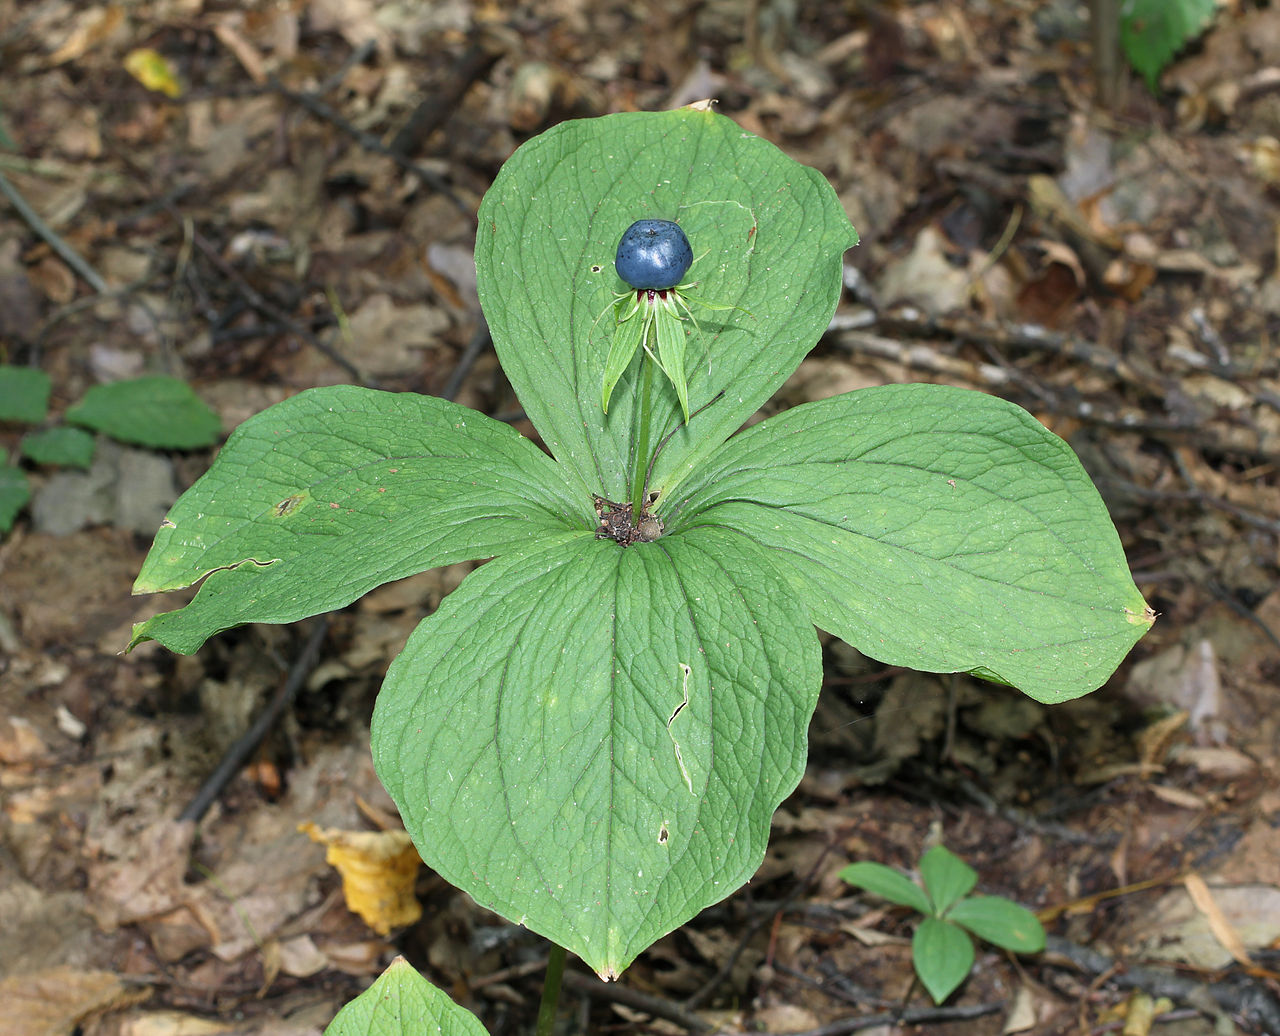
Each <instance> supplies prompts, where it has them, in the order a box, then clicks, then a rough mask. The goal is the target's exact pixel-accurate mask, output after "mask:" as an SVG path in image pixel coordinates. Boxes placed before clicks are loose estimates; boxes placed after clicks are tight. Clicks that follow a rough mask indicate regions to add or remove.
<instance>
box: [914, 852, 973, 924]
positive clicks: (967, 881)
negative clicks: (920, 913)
mask: <svg viewBox="0 0 1280 1036" xmlns="http://www.w3.org/2000/svg"><path fill="white" fill-rule="evenodd" d="M920 878H921V879H922V880H923V881H924V887H925V891H926V892H928V893H929V899H930V900H932V901H933V913H935V914H938V915H942V914H945V913H946V912H947V910H949V909H950V908H951V907H952V906H953V905H954V904H955V902H956V900H958V899H960V898H962V897H963V896H967V895H968V894H969V893H970V892H972V891H973V886H974V885H976V884H977V883H978V872H977V871H975V870H974V869H973V868H972V867H970V866H969V865H968V864H967V863H965V862H964V860H962V859H960V857H958V856H957V855H956V854H955V853H953V852H951V850H950V849H947V848H946V847H945V846H941V845H935V846H934V847H933V848H932V849H930V850H929V851H928V852H926V853H925V854H924V855H923V856H922V857H920Z"/></svg>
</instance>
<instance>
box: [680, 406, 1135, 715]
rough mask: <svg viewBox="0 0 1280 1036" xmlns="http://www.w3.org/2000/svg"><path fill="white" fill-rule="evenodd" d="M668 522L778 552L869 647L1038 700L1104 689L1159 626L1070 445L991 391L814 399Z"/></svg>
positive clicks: (709, 476)
mask: <svg viewBox="0 0 1280 1036" xmlns="http://www.w3.org/2000/svg"><path fill="white" fill-rule="evenodd" d="M661 513H662V517H663V519H664V520H665V521H666V524H667V529H668V530H669V531H673V532H674V531H678V530H681V529H685V528H690V527H694V526H704V525H717V526H721V527H724V528H730V529H736V530H739V531H741V532H743V533H745V534H746V535H748V536H750V537H751V538H753V539H754V540H756V541H757V542H758V543H760V544H761V545H763V546H765V547H768V548H769V549H770V550H771V551H773V553H774V557H775V559H776V561H777V563H778V564H779V565H780V566H782V568H783V570H784V571H786V572H787V574H788V576H789V578H790V581H791V585H792V588H793V589H794V590H795V592H796V594H797V595H798V596H799V598H800V599H801V600H803V601H804V602H805V604H806V606H807V607H808V609H809V614H810V616H811V618H812V619H813V621H814V622H815V623H816V624H817V625H818V626H819V627H821V628H822V629H825V630H828V631H829V632H831V633H834V634H835V635H836V636H838V637H840V638H841V639H842V640H845V641H847V642H848V643H849V644H852V645H853V646H854V647H856V648H857V649H858V650H859V651H862V652H863V653H864V654H867V655H870V656H871V657H873V658H877V659H879V660H880V661H882V662H886V663H889V664H892V665H905V666H910V667H912V668H914V669H920V670H925V671H929V672H944V673H945V672H956V671H963V672H971V673H974V674H975V675H979V676H983V677H985V678H987V679H991V680H996V681H998V682H1002V683H1008V684H1012V685H1013V686H1015V687H1018V688H1019V689H1021V690H1022V691H1024V692H1025V693H1027V694H1029V695H1030V696H1031V697H1033V698H1035V699H1037V700H1039V701H1043V702H1058V701H1065V700H1067V699H1069V698H1075V697H1078V696H1080V695H1082V694H1086V693H1088V692H1089V691H1092V690H1094V689H1095V688H1096V687H1098V686H1099V685H1100V684H1101V683H1102V682H1103V681H1104V680H1105V679H1106V678H1107V677H1108V676H1110V675H1111V673H1112V672H1113V671H1114V670H1115V668H1116V666H1117V665H1119V663H1120V661H1121V659H1123V658H1124V656H1125V654H1126V653H1127V652H1128V651H1129V649H1130V648H1131V647H1132V646H1133V644H1134V643H1135V642H1136V641H1137V640H1138V638H1139V637H1141V636H1142V634H1143V633H1145V632H1146V631H1147V629H1148V628H1149V627H1150V625H1151V623H1152V621H1154V616H1153V613H1152V612H1151V611H1150V610H1149V609H1148V608H1147V605H1146V602H1145V601H1143V599H1142V595H1141V594H1140V593H1139V592H1138V589H1137V587H1135V586H1134V585H1133V579H1132V577H1131V576H1130V575H1129V568H1128V564H1127V563H1126V561H1125V557H1124V551H1123V550H1122V548H1121V546H1120V539H1119V537H1118V536H1117V535H1116V531H1115V528H1114V527H1113V526H1112V524H1111V519H1110V517H1109V516H1108V514H1107V509H1106V506H1105V505H1104V504H1103V502H1102V499H1101V497H1100V496H1099V495H1098V491H1097V490H1096V489H1095V488H1094V486H1093V483H1092V482H1091V481H1090V480H1089V476H1088V474H1087V473H1086V472H1085V470H1084V468H1083V467H1082V466H1081V465H1080V461H1079V460H1078V459H1077V458H1076V455H1075V454H1074V453H1072V452H1071V448H1070V447H1069V446H1068V445H1067V444H1066V443H1064V442H1063V441H1062V440H1061V439H1059V438H1058V437H1057V436H1056V435H1054V434H1053V433H1052V432H1050V431H1049V430H1048V429H1046V428H1045V427H1044V426H1043V425H1041V424H1040V423H1039V422H1038V421H1036V420H1035V418H1033V417H1032V416H1031V415H1030V414H1028V413H1027V412H1026V411H1025V410H1023V409H1021V408H1020V407H1018V406H1015V405H1014V404H1012V403H1009V402H1006V401H1005V400H1001V399H997V398H995V397H994V396H987V395H984V394H982V393H980V392H973V391H969V390H965V389H958V388H949V387H945V386H941V385H890V386H885V387H883V388H870V389H860V390H858V391H856V392H850V393H846V394H844V395H840V396H835V397H833V398H831V399H825V400H822V401H821V402H817V403H805V404H803V405H801V406H798V407H795V408H793V409H791V410H788V411H786V412H785V413H782V414H779V415H777V416H776V417H772V418H770V419H768V420H767V421H763V422H761V423H760V424H758V425H754V426H752V427H751V428H749V429H747V430H746V431H744V432H743V433H741V434H740V435H738V436H735V437H734V438H733V439H731V440H730V441H729V442H728V443H725V444H724V445H723V446H722V447H721V448H720V449H719V450H718V451H717V452H716V454H715V455H714V456H713V457H711V458H710V460H709V461H708V463H706V464H705V465H703V466H702V467H701V468H699V469H698V471H697V473H696V476H695V477H694V478H691V479H690V480H689V481H688V482H687V483H686V485H685V486H683V487H682V489H681V492H680V493H679V494H677V497H676V498H674V499H671V500H669V501H667V508H666V510H664V511H662V512H661Z"/></svg>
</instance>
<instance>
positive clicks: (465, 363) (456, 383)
mask: <svg viewBox="0 0 1280 1036" xmlns="http://www.w3.org/2000/svg"><path fill="white" fill-rule="evenodd" d="M492 341H493V337H492V336H491V335H490V334H489V325H488V324H487V323H485V320H484V318H483V317H481V318H480V322H479V324H477V325H476V329H475V331H474V332H472V334H471V341H469V342H468V343H467V347H466V348H465V349H463V350H462V355H461V356H460V357H458V363H457V366H455V367H454V368H453V373H452V374H450V375H449V380H448V381H446V382H445V383H444V388H442V389H441V390H440V398H441V399H447V400H449V401H450V402H452V401H453V400H454V399H456V398H457V396H458V390H459V389H460V388H462V383H463V382H464V381H466V379H467V375H468V374H470V373H471V368H472V367H474V366H475V364H476V360H478V359H480V354H481V353H482V352H484V351H485V349H487V348H488V347H489V344H490V343H491V342H492Z"/></svg>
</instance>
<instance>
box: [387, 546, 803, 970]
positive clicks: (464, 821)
mask: <svg viewBox="0 0 1280 1036" xmlns="http://www.w3.org/2000/svg"><path fill="white" fill-rule="evenodd" d="M820 682H821V658H820V654H819V650H818V640H817V634H816V633H815V632H814V629H813V626H812V625H811V624H810V623H809V622H808V621H807V619H806V618H805V616H804V613H803V609H802V608H798V607H796V603H795V601H794V597H793V594H792V593H791V592H790V591H789V590H788V588H787V586H786V584H785V583H784V582H783V581H782V580H781V578H780V577H779V576H778V575H777V574H776V573H775V572H774V569H773V566H772V564H771V563H770V562H769V560H768V558H767V557H766V556H765V554H764V552H763V551H762V550H761V549H760V548H759V547H757V546H756V545H755V544H753V543H752V542H751V541H750V540H748V539H747V538H746V537H743V536H740V535H738V534H736V533H731V532H726V531H724V530H720V529H695V530H691V531H689V532H687V533H685V534H682V535H680V536H663V537H662V538H660V539H658V540H656V541H654V542H653V543H641V544H637V545H635V546H633V547H628V548H622V547H619V546H618V544H616V543H614V542H613V541H612V540H597V539H594V538H593V537H592V536H590V535H589V534H576V535H575V534H568V533H566V534H564V535H562V536H560V537H558V538H552V537H543V538H542V539H541V540H540V541H539V542H538V543H537V544H536V545H534V546H530V547H529V548H528V549H527V550H524V551H521V552H519V553H515V554H508V555H506V556H505V557H501V558H498V559H496V560H494V561H491V562H490V563H489V564H487V565H485V566H484V567H483V568H480V569H478V570H477V571H475V572H473V573H471V574H470V575H469V576H467V578H466V579H465V580H464V581H463V583H462V585H461V586H460V587H459V588H458V589H457V590H455V591H454V592H453V593H452V594H450V595H449V596H448V597H447V598H445V600H444V602H443V603H442V604H441V605H440V608H439V609H438V610H437V611H436V612H435V614H433V615H431V616H429V617H428V618H427V619H425V620H424V621H423V622H422V624H421V625H420V626H419V627H418V629H417V630H416V631H415V632H414V634H413V635H412V636H411V637H410V638H409V643H408V644H407V645H406V647H405V649H404V651H403V652H402V653H401V654H400V656H399V658H397V659H396V661H395V662H394V663H393V664H392V666H391V668H390V670H389V671H388V673H387V678H386V682H385V683H384V684H383V687H382V691H381V693H380V694H379V695H378V703H377V707H376V709H375V712H374V717H373V738H372V741H373V755H374V766H375V768H376V769H377V772H378V776H379V778H380V779H381V780H382V783H383V784H384V785H385V787H386V788H387V790H388V791H389V792H390V793H391V796H392V798H394V799H395V801H396V805H397V806H398V807H399V809H400V815H401V816H402V817H403V818H404V822H405V827H406V829H407V830H408V831H409V832H410V833H411V834H412V835H413V839H414V842H415V844H416V845H417V847H418V851H419V852H420V853H421V855H422V858H423V860H424V861H425V862H426V863H427V864H428V866H430V867H432V868H433V869H434V870H436V871H437V872H439V873H440V874H441V875H442V876H443V877H444V878H445V879H446V880H448V881H451V882H453V883H455V884H457V885H458V886H460V887H461V888H464V889H466V890H467V891H468V892H469V893H470V894H471V895H472V896H473V897H474V898H475V899H476V900H477V901H478V902H479V903H481V904H482V905H483V906H486V907H488V908H490V909H492V910H496V911H498V912H499V913H501V914H503V915H505V916H507V917H510V918H512V919H516V920H519V921H520V922H521V923H522V924H526V925H528V927H530V928H532V929H533V930H535V931H537V932H540V933H541V934H543V935H545V936H546V937H547V938H549V939H552V940H553V941H555V942H557V943H559V944H561V945H562V946H565V947H567V948H568V949H570V950H572V951H573V952H575V953H577V954H578V955H579V956H580V957H581V958H582V959H583V960H584V961H586V962H587V963H588V964H589V965H590V966H591V967H592V968H594V969H595V970H596V971H597V972H598V973H599V974H600V975H601V976H602V977H605V978H610V977H614V976H616V975H618V974H619V973H620V972H621V971H622V970H623V968H625V967H626V966H627V965H628V964H629V963H630V962H631V961H632V960H633V959H634V958H635V956H636V954H638V953H639V952H640V951H641V950H643V949H645V947H647V946H649V945H650V944H651V943H653V942H654V941H655V940H657V939H658V938H660V937H661V936H662V935H664V934H666V933H667V932H669V931H671V930H672V929H673V928H675V927H677V926H678V925H680V924H681V923H683V922H684V921H686V920H688V919H689V918H691V917H692V916H694V915H695V914H696V913H698V911H700V910H701V909H703V908H704V907H706V906H708V905H710V904H711V903H714V902H717V901H718V900H720V899H723V898H724V897H725V896H727V895H728V894H729V893H730V892H732V891H733V890H734V889H736V888H738V886H740V885H741V884H742V883H743V882H745V881H746V880H747V879H748V878H749V877H750V876H751V874H752V873H753V872H754V871H755V870H756V868H757V867H758V866H759V865H760V862H761V860H762V859H763V858H764V850H765V845H766V842H767V841H768V835H769V821H770V817H771V816H772V815H773V811H774V810H775V809H776V808H777V806H778V803H779V802H781V800H782V799H783V797H785V796H786V795H787V794H789V793H790V792H791V790H792V789H794V788H795V786H796V784H797V782H798V781H799V779H800V776H801V774H802V773H803V771H804V764H805V753H806V735H807V726H808V721H809V718H810V716H811V715H812V713H813V709H814V707H815V705H816V702H817V694H818V688H819V685H820Z"/></svg>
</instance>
